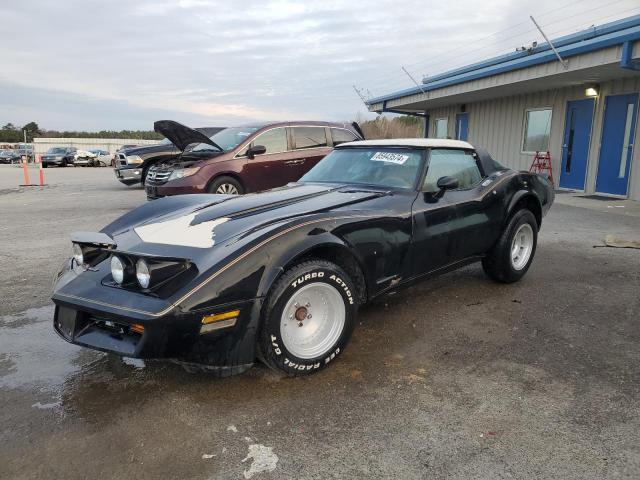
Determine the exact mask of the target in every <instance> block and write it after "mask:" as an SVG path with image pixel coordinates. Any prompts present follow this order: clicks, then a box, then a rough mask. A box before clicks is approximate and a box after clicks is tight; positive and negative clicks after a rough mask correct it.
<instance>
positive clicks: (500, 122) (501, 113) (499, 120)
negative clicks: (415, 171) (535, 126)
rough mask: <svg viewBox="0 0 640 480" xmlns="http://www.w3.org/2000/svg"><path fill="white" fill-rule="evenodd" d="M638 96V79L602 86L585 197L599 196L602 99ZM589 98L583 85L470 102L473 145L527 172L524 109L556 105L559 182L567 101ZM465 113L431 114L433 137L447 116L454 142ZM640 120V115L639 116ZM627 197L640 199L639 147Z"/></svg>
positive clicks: (553, 146) (553, 139) (454, 108)
mask: <svg viewBox="0 0 640 480" xmlns="http://www.w3.org/2000/svg"><path fill="white" fill-rule="evenodd" d="M637 92H640V76H638V77H630V78H625V79H620V80H616V81H610V82H604V83H601V84H600V92H599V96H598V98H596V103H595V113H594V119H593V126H592V131H591V146H590V149H589V163H588V168H587V182H586V189H585V191H586V192H587V193H594V192H595V179H596V175H597V171H598V170H597V168H598V157H599V154H600V137H601V135H602V119H603V114H604V99H605V97H606V96H607V95H615V94H623V93H637ZM583 98H586V97H585V95H584V86H583V85H582V86H576V87H571V88H562V89H557V90H546V91H542V92H536V93H528V94H522V95H515V96H510V97H504V98H500V99H495V100H486V101H481V102H474V103H468V104H466V111H467V112H468V113H469V141H470V142H471V143H472V144H474V145H477V146H482V147H485V148H486V149H487V150H488V151H489V152H490V153H491V154H492V155H493V156H494V157H495V158H496V160H498V161H500V162H501V163H503V164H504V165H506V166H509V167H511V168H516V169H520V170H528V169H529V166H530V165H531V160H532V155H531V154H525V153H523V152H522V136H523V128H524V116H525V113H524V112H525V110H526V109H529V108H540V107H552V109H553V113H552V116H551V133H550V140H549V150H550V152H551V157H552V159H553V171H554V176H555V180H556V184H557V182H558V180H559V177H560V163H561V146H562V140H563V136H564V122H565V113H566V107H567V102H568V101H569V100H579V99H583ZM460 111H461V105H450V106H447V107H444V108H437V109H433V110H430V111H428V113H429V115H430V126H429V132H430V135H434V132H435V122H436V120H437V119H438V118H442V117H447V118H448V135H449V137H451V138H455V118H456V114H457V113H459V112H460ZM639 117H640V115H639ZM639 130H640V121H638V122H637V123H636V132H635V135H636V137H635V141H636V142H638V141H640V138H639V133H638V131H639ZM629 197H630V198H633V199H635V200H640V149H638V148H635V149H634V151H633V161H632V165H631V178H630V186H629Z"/></svg>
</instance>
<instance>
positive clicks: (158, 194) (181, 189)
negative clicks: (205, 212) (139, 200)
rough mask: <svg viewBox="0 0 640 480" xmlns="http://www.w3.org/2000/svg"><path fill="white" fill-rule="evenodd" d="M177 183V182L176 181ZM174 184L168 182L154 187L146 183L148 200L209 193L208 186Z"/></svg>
mask: <svg viewBox="0 0 640 480" xmlns="http://www.w3.org/2000/svg"><path fill="white" fill-rule="evenodd" d="M174 182H177V181H174ZM170 183H172V182H167V183H165V184H164V185H153V184H149V183H146V184H145V186H144V189H145V192H146V193H147V199H148V200H155V199H156V198H162V197H170V196H172V195H186V194H190V193H207V190H206V185H181V186H172V185H170Z"/></svg>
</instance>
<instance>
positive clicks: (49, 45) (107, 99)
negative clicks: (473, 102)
mask: <svg viewBox="0 0 640 480" xmlns="http://www.w3.org/2000/svg"><path fill="white" fill-rule="evenodd" d="M529 14H533V15H534V16H535V17H536V18H537V19H538V21H539V23H541V24H542V26H543V28H545V30H546V31H547V33H548V34H550V35H555V36H557V35H560V34H565V33H571V32H573V31H576V30H578V29H580V28H584V27H587V26H589V25H591V24H594V23H595V24H600V23H604V22H608V21H612V20H615V19H617V18H621V17H624V16H630V15H634V14H640V6H639V5H638V1H637V0H611V1H609V2H607V3H604V2H602V1H601V0H580V1H576V0H573V1H572V0H511V1H508V0H488V1H487V0H484V1H482V2H479V1H478V2H473V1H467V0H462V1H456V2H453V1H452V2H442V1H432V0H406V1H403V0H368V1H366V2H358V1H354V0H342V1H338V0H322V1H315V2H311V1H293V0H274V1H270V0H234V1H229V0H227V1H216V0H211V1H209V0H136V1H129V0H109V1H104V0H100V1H93V0H60V1H57V2H56V1H51V0H2V2H1V3H0V18H2V20H3V22H2V48H1V49H0V65H1V66H2V68H1V69H0V124H2V125H4V124H5V123H7V122H13V123H15V124H17V125H21V124H24V123H26V122H29V121H32V120H34V121H36V122H38V123H39V124H40V126H41V127H44V128H50V129H73V130H101V129H116V130H120V129H150V128H151V126H152V123H153V121H154V120H158V119H161V118H167V119H174V120H178V121H181V122H184V123H186V124H189V125H194V126H212V125H234V124H236V125H237V124H241V123H243V122H247V121H251V120H280V119H283V120H284V119H290V120H293V119H298V120H300V119H323V120H324V119H327V120H353V119H356V118H368V117H369V116H371V114H367V113H366V109H365V108H364V106H363V104H362V102H361V101H360V99H359V98H358V96H357V95H356V94H355V92H354V91H353V88H352V85H354V84H355V85H357V86H358V87H359V88H361V89H363V91H364V93H365V95H368V94H369V92H370V93H371V94H373V95H379V94H384V93H389V92H390V91H393V90H396V89H400V88H407V87H410V86H412V83H411V80H410V79H409V78H408V77H407V76H406V75H405V74H404V73H403V72H402V70H401V67H402V66H405V67H406V68H407V69H408V70H409V71H410V72H411V73H412V75H414V76H415V77H416V79H418V81H420V79H421V78H422V77H423V76H424V75H428V74H435V73H439V72H442V71H445V70H447V69H449V68H452V67H455V66H459V65H464V64H466V63H469V62H473V61H476V60H480V59H482V58H486V57H488V56H491V55H494V54H498V53H505V52H508V51H512V50H514V49H515V47H516V46H518V45H526V44H530V43H531V42H532V41H534V40H540V35H539V33H537V32H536V31H535V28H534V27H533V25H532V24H531V22H530V20H529V19H528V15H529Z"/></svg>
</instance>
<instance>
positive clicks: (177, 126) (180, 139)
mask: <svg viewBox="0 0 640 480" xmlns="http://www.w3.org/2000/svg"><path fill="white" fill-rule="evenodd" d="M153 129H154V130H155V131H156V132H158V133H159V134H161V135H164V136H165V137H166V138H168V139H169V141H171V143H173V144H174V145H175V146H176V147H178V149H180V150H182V151H184V149H185V148H187V146H188V145H191V144H192V143H206V144H208V145H211V146H213V147H216V148H217V149H219V150H220V151H221V152H222V151H223V150H222V148H221V147H220V145H218V144H217V143H216V142H214V141H213V140H211V139H210V138H209V137H207V136H206V135H205V134H204V133H201V132H199V131H197V130H194V129H193V128H189V127H187V126H185V125H182V124H181V123H178V122H174V121H173V120H158V121H157V122H154V124H153Z"/></svg>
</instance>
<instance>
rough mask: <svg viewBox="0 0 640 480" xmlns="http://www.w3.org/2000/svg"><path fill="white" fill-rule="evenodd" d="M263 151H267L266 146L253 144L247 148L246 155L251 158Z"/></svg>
mask: <svg viewBox="0 0 640 480" xmlns="http://www.w3.org/2000/svg"><path fill="white" fill-rule="evenodd" d="M263 153H267V147H265V146H264V145H254V146H253V147H251V148H249V150H247V157H249V158H252V159H253V158H255V156H256V155H262V154H263Z"/></svg>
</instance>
